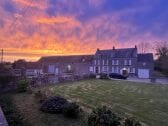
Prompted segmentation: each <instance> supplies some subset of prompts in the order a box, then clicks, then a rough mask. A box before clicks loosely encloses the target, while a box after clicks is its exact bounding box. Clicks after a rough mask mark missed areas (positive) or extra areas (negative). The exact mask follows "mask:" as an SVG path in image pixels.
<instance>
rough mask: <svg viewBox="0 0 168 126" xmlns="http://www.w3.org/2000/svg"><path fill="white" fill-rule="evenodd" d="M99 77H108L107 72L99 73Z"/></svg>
mask: <svg viewBox="0 0 168 126" xmlns="http://www.w3.org/2000/svg"><path fill="white" fill-rule="evenodd" d="M100 79H108V74H106V73H101V74H100Z"/></svg>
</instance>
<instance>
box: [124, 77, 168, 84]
mask: <svg viewBox="0 0 168 126" xmlns="http://www.w3.org/2000/svg"><path fill="white" fill-rule="evenodd" d="M127 80H128V81H133V82H143V83H153V82H151V79H141V78H136V77H129V78H128V79H127ZM155 83H158V84H168V77H162V78H156V82H155ZM153 84H154V83H153Z"/></svg>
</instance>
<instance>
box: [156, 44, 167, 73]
mask: <svg viewBox="0 0 168 126" xmlns="http://www.w3.org/2000/svg"><path fill="white" fill-rule="evenodd" d="M155 50H156V55H157V56H158V59H157V60H156V61H155V70H158V71H160V72H162V73H163V74H165V75H167V76H168V42H157V43H156V45H155Z"/></svg>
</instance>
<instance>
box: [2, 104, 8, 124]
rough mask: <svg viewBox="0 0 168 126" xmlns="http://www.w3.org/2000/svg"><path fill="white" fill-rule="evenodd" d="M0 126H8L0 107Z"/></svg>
mask: <svg viewBox="0 0 168 126" xmlns="http://www.w3.org/2000/svg"><path fill="white" fill-rule="evenodd" d="M0 126H8V123H7V121H6V118H5V116H4V113H3V111H2V109H1V107H0Z"/></svg>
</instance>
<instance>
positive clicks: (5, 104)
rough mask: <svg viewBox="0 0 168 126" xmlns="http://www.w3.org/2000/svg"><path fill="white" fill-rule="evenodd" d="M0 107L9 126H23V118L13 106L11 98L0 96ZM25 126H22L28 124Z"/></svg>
mask: <svg viewBox="0 0 168 126" xmlns="http://www.w3.org/2000/svg"><path fill="white" fill-rule="evenodd" d="M0 106H1V107H2V110H3V112H4V114H5V117H6V119H7V122H8V124H9V126H23V124H24V122H23V117H22V116H21V114H20V113H19V112H18V111H17V109H16V107H15V106H14V104H13V99H12V96H10V95H6V96H1V97H0ZM26 124H27V122H26ZM26 124H24V126H28V124H27V125H26Z"/></svg>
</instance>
